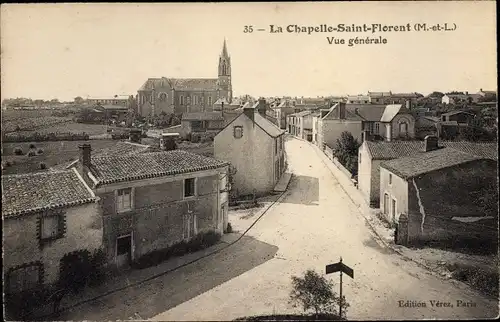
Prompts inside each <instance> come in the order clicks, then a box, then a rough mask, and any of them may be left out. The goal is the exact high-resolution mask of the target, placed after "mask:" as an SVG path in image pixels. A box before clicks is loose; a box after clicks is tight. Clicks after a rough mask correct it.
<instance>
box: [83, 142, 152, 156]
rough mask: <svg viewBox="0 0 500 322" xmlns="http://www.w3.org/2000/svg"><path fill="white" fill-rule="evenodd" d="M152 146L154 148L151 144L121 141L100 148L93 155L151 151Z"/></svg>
mask: <svg viewBox="0 0 500 322" xmlns="http://www.w3.org/2000/svg"><path fill="white" fill-rule="evenodd" d="M151 148H152V147H151V146H149V145H145V144H139V143H133V142H129V141H120V142H117V143H116V144H115V145H114V146H112V147H110V148H107V149H103V150H100V151H99V152H97V153H95V154H94V155H92V157H101V156H109V155H128V154H134V153H144V152H148V151H150V150H151Z"/></svg>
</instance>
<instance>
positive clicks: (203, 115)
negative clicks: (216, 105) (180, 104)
mask: <svg viewBox="0 0 500 322" xmlns="http://www.w3.org/2000/svg"><path fill="white" fill-rule="evenodd" d="M222 120H224V117H223V116H222V114H221V113H220V112H192V113H183V114H182V121H222Z"/></svg>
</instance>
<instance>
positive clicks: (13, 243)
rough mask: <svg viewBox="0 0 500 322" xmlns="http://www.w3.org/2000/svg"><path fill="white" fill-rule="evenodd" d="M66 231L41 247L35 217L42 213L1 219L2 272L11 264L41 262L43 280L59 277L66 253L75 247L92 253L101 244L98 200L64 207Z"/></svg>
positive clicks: (101, 230) (46, 281) (74, 249)
mask: <svg viewBox="0 0 500 322" xmlns="http://www.w3.org/2000/svg"><path fill="white" fill-rule="evenodd" d="M63 212H64V214H65V218H66V232H65V234H64V236H63V237H62V238H59V239H56V240H54V241H51V242H49V243H47V244H44V245H43V246H42V247H40V243H39V239H38V236H39V235H38V234H39V232H38V220H39V218H40V217H41V214H33V215H25V216H20V217H15V218H6V219H4V220H3V229H2V230H3V236H4V249H3V251H4V253H3V267H4V271H5V272H7V270H8V269H9V268H11V267H15V266H18V265H22V264H25V263H30V262H34V261H40V262H42V263H43V265H44V283H45V284H52V283H55V282H57V280H58V278H59V264H60V260H61V258H62V257H63V256H64V255H66V254H67V253H70V252H73V251H77V250H89V251H90V252H93V251H94V250H96V249H97V248H99V247H101V246H102V242H103V224H102V218H101V211H100V208H99V205H98V204H97V203H91V204H84V205H80V206H77V207H70V208H65V209H63Z"/></svg>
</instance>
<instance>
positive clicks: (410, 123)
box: [391, 114, 415, 139]
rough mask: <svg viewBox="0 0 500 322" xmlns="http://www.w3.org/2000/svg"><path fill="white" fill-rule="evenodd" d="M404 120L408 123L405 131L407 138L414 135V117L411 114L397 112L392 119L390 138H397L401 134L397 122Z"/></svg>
mask: <svg viewBox="0 0 500 322" xmlns="http://www.w3.org/2000/svg"><path fill="white" fill-rule="evenodd" d="M402 122H406V123H407V124H408V127H407V133H408V137H409V138H414V137H415V118H414V117H413V116H412V115H411V114H398V115H396V116H395V117H394V119H393V120H392V129H391V130H392V138H393V139H397V138H399V137H400V136H401V133H400V131H399V124H400V123H402Z"/></svg>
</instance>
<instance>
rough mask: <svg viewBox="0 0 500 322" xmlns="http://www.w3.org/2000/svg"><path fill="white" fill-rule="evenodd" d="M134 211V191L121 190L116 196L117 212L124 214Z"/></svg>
mask: <svg viewBox="0 0 500 322" xmlns="http://www.w3.org/2000/svg"><path fill="white" fill-rule="evenodd" d="M130 209H132V189H131V188H127V189H120V190H118V192H117V196H116V211H117V212H123V211H127V210H130Z"/></svg>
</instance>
